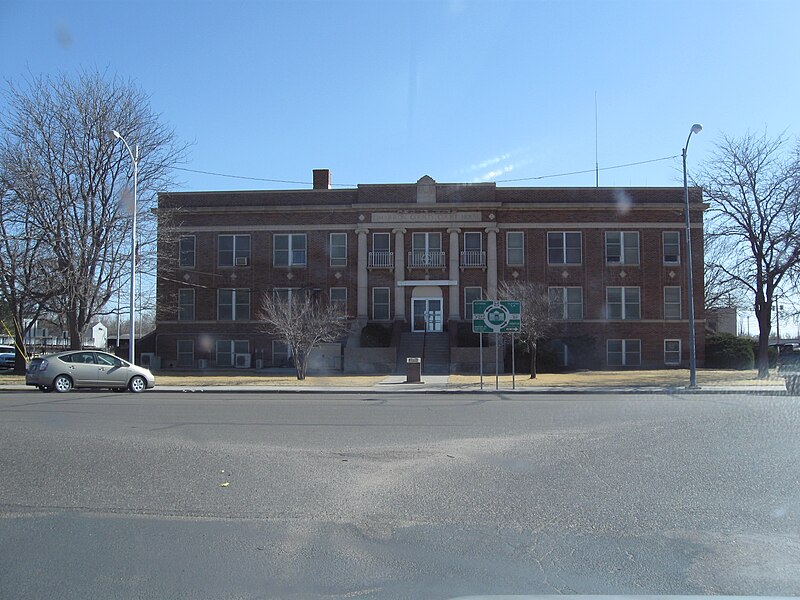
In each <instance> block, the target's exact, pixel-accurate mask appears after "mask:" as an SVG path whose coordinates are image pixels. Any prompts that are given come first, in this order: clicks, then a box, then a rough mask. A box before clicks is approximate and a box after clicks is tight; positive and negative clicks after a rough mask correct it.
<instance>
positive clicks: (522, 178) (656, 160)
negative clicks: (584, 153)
mask: <svg viewBox="0 0 800 600" xmlns="http://www.w3.org/2000/svg"><path fill="white" fill-rule="evenodd" d="M679 156H680V154H674V155H672V156H664V157H663V158H652V159H650V160H641V161H639V162H632V163H626V164H624V165H614V166H612V167H603V168H601V169H596V168H595V169H585V170H583V171H571V172H569V173H555V174H553V175H539V176H538V177H520V178H519V179H496V180H495V183H509V182H512V181H533V180H534V179H549V178H551V177H567V176H568V175H583V174H585V173H593V172H595V171H596V170H599V171H610V170H611V169H622V168H625V167H635V166H636V165H646V164H648V163H654V162H659V161H662V160H672V159H673V158H678V157H679Z"/></svg>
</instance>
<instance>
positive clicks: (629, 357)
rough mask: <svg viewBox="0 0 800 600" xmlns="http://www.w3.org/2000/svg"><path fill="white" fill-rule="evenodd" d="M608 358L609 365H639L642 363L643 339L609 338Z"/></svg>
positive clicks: (607, 343) (607, 345)
mask: <svg viewBox="0 0 800 600" xmlns="http://www.w3.org/2000/svg"><path fill="white" fill-rule="evenodd" d="M606 360H607V362H608V366H609V367H638V366H639V365H641V364H642V342H641V340H607V341H606Z"/></svg>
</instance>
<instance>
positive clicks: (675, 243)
mask: <svg viewBox="0 0 800 600" xmlns="http://www.w3.org/2000/svg"><path fill="white" fill-rule="evenodd" d="M661 245H662V247H663V251H664V264H665V265H677V264H680V262H681V234H680V232H679V231H665V232H664V233H663V234H661Z"/></svg>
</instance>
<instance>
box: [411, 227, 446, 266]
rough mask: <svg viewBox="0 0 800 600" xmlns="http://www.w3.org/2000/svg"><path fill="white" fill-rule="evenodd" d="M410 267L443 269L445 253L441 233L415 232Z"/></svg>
mask: <svg viewBox="0 0 800 600" xmlns="http://www.w3.org/2000/svg"><path fill="white" fill-rule="evenodd" d="M408 266H409V267H443V266H445V262H444V251H443V250H442V234H441V233H439V232H433V231H431V232H420V231H415V232H414V233H412V234H411V254H410V256H409V262H408Z"/></svg>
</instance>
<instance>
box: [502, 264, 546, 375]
mask: <svg viewBox="0 0 800 600" xmlns="http://www.w3.org/2000/svg"><path fill="white" fill-rule="evenodd" d="M498 294H499V296H500V298H502V299H503V300H518V301H519V302H520V311H521V313H522V314H521V316H520V332H519V340H520V341H521V342H522V343H524V344H525V345H526V346H527V348H528V352H529V353H530V357H531V377H530V378H531V379H536V350H537V347H538V344H539V340H541V339H543V338H545V337H546V336H547V335H548V333H550V331H551V330H552V328H553V325H552V321H551V317H550V310H551V302H550V296H549V292H548V289H547V286H545V285H541V284H538V283H532V282H529V281H516V280H515V281H503V282H502V283H501V284H500V286H499V288H498Z"/></svg>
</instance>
